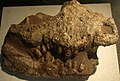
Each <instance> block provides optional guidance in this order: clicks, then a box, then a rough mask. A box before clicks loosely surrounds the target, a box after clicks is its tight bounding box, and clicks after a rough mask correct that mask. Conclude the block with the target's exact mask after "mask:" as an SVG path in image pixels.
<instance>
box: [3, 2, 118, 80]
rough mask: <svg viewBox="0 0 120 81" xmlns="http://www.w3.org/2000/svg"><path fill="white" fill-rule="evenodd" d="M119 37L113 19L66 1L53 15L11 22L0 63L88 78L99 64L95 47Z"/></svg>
mask: <svg viewBox="0 0 120 81" xmlns="http://www.w3.org/2000/svg"><path fill="white" fill-rule="evenodd" d="M118 38H119V35H118V30H117V27H116V25H115V22H114V20H113V18H111V17H110V18H107V17H104V16H103V15H102V14H101V13H97V12H93V11H92V10H90V9H89V8H87V7H85V6H83V5H82V4H80V3H79V2H77V1H76V0H72V1H67V2H65V3H64V4H63V6H62V7H61V10H60V12H59V13H58V14H57V15H55V16H50V15H46V14H43V13H41V12H40V13H37V14H36V15H30V16H28V17H26V18H25V19H24V20H23V21H22V22H21V23H19V24H12V25H11V27H10V29H9V31H8V33H7V35H6V37H5V41H4V44H3V46H2V56H3V60H2V65H3V66H4V67H6V68H7V69H8V70H10V71H13V72H19V73H21V74H25V75H29V76H36V77H52V78H53V77H55V78H60V77H79V78H82V77H86V76H87V77H88V76H90V75H91V74H93V73H94V72H95V70H96V65H98V57H97V54H96V52H97V48H98V47H99V46H100V45H102V46H108V45H112V44H115V43H116V41H117V40H118Z"/></svg>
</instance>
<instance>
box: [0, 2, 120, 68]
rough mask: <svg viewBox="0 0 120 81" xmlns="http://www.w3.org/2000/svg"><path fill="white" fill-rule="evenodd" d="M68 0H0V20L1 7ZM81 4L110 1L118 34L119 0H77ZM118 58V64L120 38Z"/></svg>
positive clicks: (119, 45)
mask: <svg viewBox="0 0 120 81" xmlns="http://www.w3.org/2000/svg"><path fill="white" fill-rule="evenodd" d="M65 1H69V0H0V22H1V15H2V8H3V7H6V6H7V7H8V6H33V5H62V4H63V2H65ZM78 1H79V2H81V3H82V4H96V3H111V8H112V14H113V18H114V19H115V22H116V25H117V27H118V30H119V35H120V0H78ZM117 52H118V60H119V66H120V39H119V41H118V42H117Z"/></svg>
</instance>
